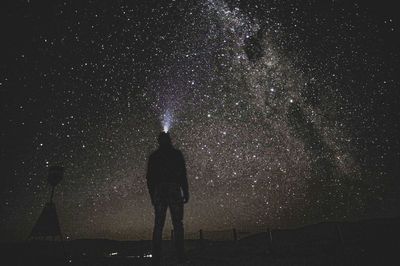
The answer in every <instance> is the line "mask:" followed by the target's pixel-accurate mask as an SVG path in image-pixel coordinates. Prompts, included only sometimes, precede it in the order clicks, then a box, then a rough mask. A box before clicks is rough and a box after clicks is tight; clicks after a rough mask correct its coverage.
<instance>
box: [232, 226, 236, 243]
mask: <svg viewBox="0 0 400 266" xmlns="http://www.w3.org/2000/svg"><path fill="white" fill-rule="evenodd" d="M232 231H233V241H235V242H236V241H237V232H236V228H233V230H232Z"/></svg>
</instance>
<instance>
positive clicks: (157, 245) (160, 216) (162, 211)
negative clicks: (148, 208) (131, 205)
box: [152, 203, 168, 265]
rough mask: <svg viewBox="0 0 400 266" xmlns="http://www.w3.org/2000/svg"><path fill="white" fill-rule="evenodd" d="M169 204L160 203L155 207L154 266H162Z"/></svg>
mask: <svg viewBox="0 0 400 266" xmlns="http://www.w3.org/2000/svg"><path fill="white" fill-rule="evenodd" d="M167 207H168V206H167V204H164V203H158V204H155V205H154V215H155V219H154V230H153V254H152V256H153V265H160V262H161V248H162V232H163V228H164V223H165V216H166V213H167Z"/></svg>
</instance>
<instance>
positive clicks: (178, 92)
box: [0, 0, 400, 239]
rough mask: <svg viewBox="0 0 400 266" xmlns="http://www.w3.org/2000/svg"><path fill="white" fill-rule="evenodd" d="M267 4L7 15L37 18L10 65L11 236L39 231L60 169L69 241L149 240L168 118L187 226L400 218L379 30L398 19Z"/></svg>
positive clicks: (392, 104) (391, 104) (385, 54)
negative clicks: (53, 171) (152, 170)
mask: <svg viewBox="0 0 400 266" xmlns="http://www.w3.org/2000/svg"><path fill="white" fill-rule="evenodd" d="M263 2H264V1H260V2H257V1H253V2H251V3H250V2H248V3H247V2H246V3H241V2H239V1H234V2H225V1H222V0H215V1H212V0H209V1H198V3H196V4H194V3H189V2H187V3H183V2H182V3H176V2H175V1H171V2H166V3H164V4H154V5H150V4H146V3H145V2H144V3H143V4H136V5H133V4H132V5H129V4H127V5H119V4H109V5H106V4H95V3H91V2H89V3H86V4H80V5H77V6H74V5H73V4H71V3H69V2H58V3H55V4H52V5H51V8H48V9H43V7H41V6H40V5H39V4H37V5H36V6H35V4H34V3H29V1H28V2H27V3H25V2H24V3H22V2H21V3H20V5H19V6H18V8H16V9H14V10H13V11H12V12H14V13H12V12H11V11H10V12H11V13H10V14H11V15H9V17H10V19H13V18H14V17H18V18H22V17H23V18H24V19H21V20H22V22H21V24H20V27H21V28H23V27H25V26H27V25H30V26H28V29H24V31H23V32H24V34H26V37H22V39H20V40H22V41H25V42H27V43H25V44H19V45H17V47H15V48H8V49H9V50H10V51H12V52H11V53H10V54H9V55H8V57H7V59H8V60H6V61H5V63H2V65H1V67H2V69H5V70H6V71H5V76H3V77H2V80H1V81H0V82H1V84H0V86H1V88H2V91H1V92H2V95H4V97H3V96H2V100H1V102H2V110H4V112H3V111H2V112H3V113H4V114H6V116H5V118H2V121H3V122H4V123H3V124H5V125H6V130H5V132H3V133H2V143H4V145H3V148H2V150H1V155H2V161H4V162H6V164H7V165H4V166H2V170H3V172H4V173H5V175H6V176H7V177H6V178H5V181H2V182H3V183H2V184H3V186H2V187H3V188H2V196H1V199H2V202H1V204H2V207H1V209H0V210H1V213H2V215H1V217H2V218H1V219H2V220H1V231H2V235H4V239H23V238H24V237H27V236H28V234H29V231H30V229H31V227H32V226H33V224H34V222H35V220H36V219H37V217H38V215H39V214H40V211H41V209H42V208H43V206H44V203H45V202H46V200H47V199H48V197H49V194H48V193H49V187H48V185H46V175H47V170H48V167H49V166H50V165H63V166H64V167H65V169H66V171H65V177H64V180H63V181H62V182H61V183H60V185H59V186H57V188H56V195H55V202H56V205H57V209H58V212H59V216H60V221H61V226H62V229H63V233H64V235H65V236H67V237H68V238H83V237H90V238H91V237H99V238H100V237H101V238H112V239H142V238H149V237H150V235H151V230H152V226H153V219H154V218H153V210H152V206H151V203H150V199H149V196H148V192H147V187H146V182H145V171H146V163H147V158H148V156H149V154H150V152H151V151H153V150H154V149H155V148H156V147H157V145H156V142H157V141H156V138H157V135H158V133H159V132H160V131H162V130H169V132H170V134H171V137H172V139H173V143H174V145H175V146H176V147H177V148H179V149H181V150H182V152H183V154H184V156H185V159H186V164H187V169H188V178H189V183H190V193H191V199H190V202H189V204H187V205H185V221H184V223H185V229H186V231H187V232H188V233H190V232H196V231H198V230H199V229H205V230H222V229H229V228H233V227H236V228H240V229H246V230H257V228H267V227H273V228H277V227H291V226H301V225H304V224H309V223H315V222H319V221H332V220H352V219H361V218H364V217H371V216H376V215H396V214H398V210H397V211H396V210H394V209H396V208H395V206H398V204H399V200H398V198H397V199H396V200H395V201H393V199H392V198H390V195H392V194H393V193H394V194H395V193H396V192H398V191H399V185H398V181H393V180H394V179H393V176H394V173H398V172H396V170H395V169H394V167H395V162H396V160H398V158H399V150H400V149H399V143H398V140H396V139H395V137H394V135H395V134H396V132H398V109H396V108H397V107H396V106H397V105H396V102H397V101H398V93H395V90H394V88H396V87H398V78H397V77H395V76H394V73H395V67H394V66H395V65H396V63H397V62H398V58H399V53H398V50H395V49H393V47H394V46H393V47H391V46H390V45H387V44H386V43H385V42H384V38H386V37H382V36H392V35H390V34H395V33H392V32H397V30H398V28H397V26H396V24H395V23H394V22H393V21H392V20H391V19H390V18H388V20H385V21H384V22H382V25H375V24H373V22H372V19H371V18H369V17H368V15H367V14H368V13H367V11H366V9H363V8H362V7H360V6H359V5H357V4H354V3H352V4H343V3H340V2H339V3H336V1H332V2H330V3H325V5H321V6H319V5H318V4H316V3H314V1H310V2H306V3H296V4H295V3H292V2H290V1H283V2H282V1H276V2H275V1H271V2H270V3H268V4H265V3H264V4H263ZM278 2H280V3H278ZM23 14H25V15H23ZM16 27H18V25H17V26H16ZM16 31H17V30H16ZM28 31H29V32H31V33H29V34H28V33H27V32H28ZM385 34H386V35H385ZM393 36H394V35H393ZM393 38H394V37H393ZM15 39H18V38H15ZM10 46H11V45H10ZM389 58H390V60H388V59H389ZM7 95H10V96H7ZM397 169H398V166H397ZM396 182H397V183H396ZM390 187H391V188H390ZM390 193H392V194H390ZM390 200H391V201H390ZM170 226H171V225H170V223H167V227H170Z"/></svg>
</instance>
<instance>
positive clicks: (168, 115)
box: [161, 109, 173, 133]
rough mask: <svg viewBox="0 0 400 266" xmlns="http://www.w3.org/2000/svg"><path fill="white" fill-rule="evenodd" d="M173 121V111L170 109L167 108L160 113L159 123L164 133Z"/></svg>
mask: <svg viewBox="0 0 400 266" xmlns="http://www.w3.org/2000/svg"><path fill="white" fill-rule="evenodd" d="M172 121H173V113H172V111H171V110H170V109H167V110H166V111H165V113H164V114H163V115H162V120H161V124H162V127H163V130H164V132H165V133H167V132H168V131H169V129H170V128H171V125H172Z"/></svg>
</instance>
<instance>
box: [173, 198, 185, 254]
mask: <svg viewBox="0 0 400 266" xmlns="http://www.w3.org/2000/svg"><path fill="white" fill-rule="evenodd" d="M170 211H171V218H172V224H173V226H174V238H175V248H176V252H177V257H178V261H183V260H184V245H183V242H184V231H183V221H182V220H183V203H176V204H171V205H170Z"/></svg>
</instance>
